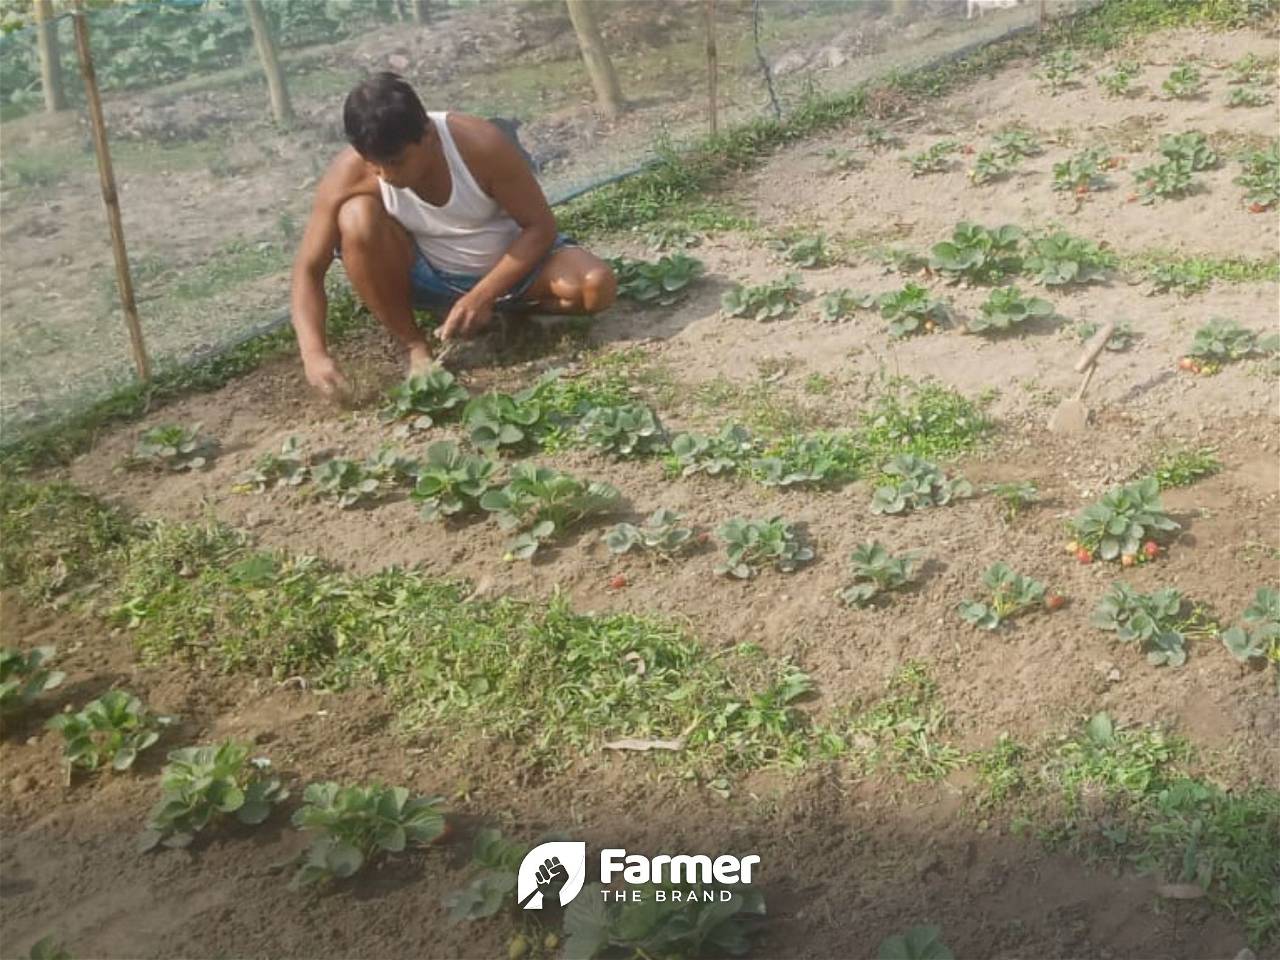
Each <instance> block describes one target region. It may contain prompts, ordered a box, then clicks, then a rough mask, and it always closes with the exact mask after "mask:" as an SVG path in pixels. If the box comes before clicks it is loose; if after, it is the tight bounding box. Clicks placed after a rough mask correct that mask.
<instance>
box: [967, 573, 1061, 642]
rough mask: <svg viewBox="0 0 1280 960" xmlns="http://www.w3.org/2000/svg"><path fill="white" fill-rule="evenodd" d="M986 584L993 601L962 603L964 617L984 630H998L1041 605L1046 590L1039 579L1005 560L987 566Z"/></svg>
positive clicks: (983, 581)
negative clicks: (1017, 570) (1011, 566)
mask: <svg viewBox="0 0 1280 960" xmlns="http://www.w3.org/2000/svg"><path fill="white" fill-rule="evenodd" d="M982 585H983V586H984V587H986V588H987V591H988V592H989V594H990V600H989V601H983V600H966V601H965V602H963V603H961V604H960V616H961V617H963V618H964V620H965V622H966V623H971V624H973V625H974V626H975V627H982V628H983V629H984V630H995V629H996V628H998V627H999V626H1000V625H1001V624H1003V623H1004V622H1005V621H1006V620H1011V619H1012V618H1014V617H1016V616H1018V615H1019V614H1022V613H1025V612H1026V611H1027V610H1030V609H1032V608H1033V607H1037V606H1039V605H1040V603H1041V601H1043V600H1044V596H1045V592H1046V588H1045V585H1044V584H1043V583H1041V582H1040V581H1039V580H1033V579H1032V578H1030V577H1024V576H1022V574H1019V573H1015V572H1014V571H1013V570H1011V569H1010V568H1009V565H1008V564H1006V563H1003V562H1000V563H993V564H992V565H991V566H990V567H988V568H987V572H986V573H984V574H983V575H982Z"/></svg>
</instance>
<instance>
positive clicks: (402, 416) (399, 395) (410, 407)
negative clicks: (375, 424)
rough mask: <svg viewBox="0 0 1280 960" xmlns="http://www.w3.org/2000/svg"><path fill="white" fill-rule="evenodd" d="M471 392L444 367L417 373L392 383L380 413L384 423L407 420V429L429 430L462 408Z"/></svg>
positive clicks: (405, 425)
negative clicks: (394, 384) (401, 381)
mask: <svg viewBox="0 0 1280 960" xmlns="http://www.w3.org/2000/svg"><path fill="white" fill-rule="evenodd" d="M469 396H470V395H469V394H468V393H467V391H466V388H464V387H463V386H462V385H461V384H460V383H458V382H457V380H455V379H454V376H453V374H451V373H450V372H449V371H448V370H445V369H444V368H443V367H436V368H435V369H432V370H428V371H427V372H425V373H418V374H414V375H413V376H411V377H409V378H408V379H407V380H405V381H404V383H401V384H398V385H397V386H395V387H392V388H391V390H390V392H389V393H388V399H389V401H390V402H389V403H388V404H387V406H386V407H385V408H384V409H383V410H382V412H381V413H380V414H379V417H380V419H381V420H382V421H383V422H384V423H399V422H401V421H407V423H404V432H406V433H407V432H408V431H410V430H426V429H428V428H430V427H432V426H434V425H435V424H436V423H438V422H440V421H441V420H443V419H444V418H445V417H448V416H451V415H453V414H454V413H457V412H460V411H461V409H462V405H463V404H465V403H466V402H467V400H468V399H469Z"/></svg>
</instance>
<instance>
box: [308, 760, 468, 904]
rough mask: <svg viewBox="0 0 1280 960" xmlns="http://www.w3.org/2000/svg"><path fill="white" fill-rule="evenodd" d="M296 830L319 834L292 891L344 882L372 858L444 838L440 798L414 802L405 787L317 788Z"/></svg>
mask: <svg viewBox="0 0 1280 960" xmlns="http://www.w3.org/2000/svg"><path fill="white" fill-rule="evenodd" d="M302 800H303V805H302V807H300V808H299V809H298V811H297V812H296V813H294V815H293V825H294V826H295V827H298V828H299V829H302V830H307V831H311V832H313V833H315V834H316V837H315V839H314V840H313V841H312V842H311V846H310V847H308V848H307V852H306V855H305V856H306V859H305V861H304V862H303V865H302V867H301V868H300V869H299V870H298V873H297V874H296V875H295V877H294V879H293V883H292V885H293V886H295V887H303V886H307V885H308V884H312V883H318V882H320V881H322V880H345V879H346V878H347V877H350V876H353V875H354V874H356V873H358V872H359V871H360V869H361V868H362V867H363V866H364V865H365V863H367V862H368V861H369V860H371V859H372V858H373V857H375V856H377V855H378V854H382V853H402V852H404V851H405V850H406V849H408V848H409V847H416V846H422V845H424V844H427V843H430V842H431V841H433V840H435V839H436V838H437V837H439V836H440V835H441V834H442V833H444V817H443V816H442V815H441V813H440V811H439V807H440V804H441V803H442V802H443V798H441V797H413V796H410V794H409V791H408V790H406V789H405V788H404V787H386V786H382V785H381V784H374V785H372V786H367V787H361V786H351V787H342V786H339V785H338V784H336V783H313V784H310V785H308V787H307V789H306V790H305V791H304V792H303V794H302Z"/></svg>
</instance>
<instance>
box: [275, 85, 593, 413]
mask: <svg viewBox="0 0 1280 960" xmlns="http://www.w3.org/2000/svg"><path fill="white" fill-rule="evenodd" d="M343 123H344V125H345V127H346V134H347V139H348V140H349V141H350V143H351V146H350V147H348V148H346V149H344V150H343V151H342V152H341V153H340V154H339V155H338V156H337V158H336V159H335V160H334V161H333V163H332V164H331V165H330V167H329V169H328V171H327V172H326V173H325V175H324V177H323V178H322V179H321V180H320V183H319V184H318V185H317V187H316V196H315V202H314V205H313V207H312V211H311V217H310V219H309V220H308V221H307V227H306V230H305V231H304V233H303V235H302V242H301V244H300V246H299V248H298V253H297V256H296V258H295V259H294V264H293V279H292V294H291V309H292V316H293V326H294V330H295V331H296V333H297V336H298V348H299V350H300V352H301V354H302V363H303V366H304V368H305V370H306V375H307V381H308V382H309V383H310V384H311V385H312V386H314V387H316V388H317V389H318V390H320V391H321V392H323V393H325V394H333V393H334V392H338V391H344V390H345V389H346V383H345V381H344V379H343V376H342V373H341V371H340V370H339V369H338V366H337V364H335V363H334V361H333V358H332V357H331V356H330V355H329V351H328V347H327V345H326V342H325V313H326V310H327V303H326V300H325V293H324V275H325V273H326V272H327V271H328V269H329V265H330V264H331V263H332V262H333V259H334V257H335V256H340V257H341V258H342V262H343V265H344V266H345V268H346V271H347V276H348V277H350V279H351V283H352V284H353V285H354V286H355V288H356V292H357V293H358V294H359V295H360V298H361V299H362V300H363V301H364V302H365V304H366V305H367V306H368V307H369V309H370V310H372V311H373V313H374V315H375V316H376V317H377V318H378V320H379V321H380V322H381V323H382V325H383V326H384V327H386V328H387V330H389V331H390V332H391V333H392V334H393V335H394V336H395V337H396V339H397V340H399V341H400V342H401V343H402V344H403V345H404V347H405V349H406V350H407V351H408V354H409V371H410V373H415V372H418V371H421V370H423V369H424V368H426V367H427V366H428V365H429V364H430V363H431V361H432V349H431V343H430V341H429V340H428V338H427V336H426V335H425V334H424V333H423V332H422V331H421V330H420V329H419V328H418V326H417V324H416V323H415V322H414V319H413V310H414V308H415V307H418V308H428V307H434V308H436V309H438V310H440V311H441V312H444V313H445V320H444V323H443V325H442V326H441V327H440V331H439V332H440V336H441V338H442V339H444V340H453V339H455V338H468V337H473V336H475V335H476V334H477V333H479V332H480V331H481V330H483V329H484V327H485V326H486V325H487V324H488V323H489V320H490V318H491V316H492V314H493V311H494V310H495V308H496V309H516V310H538V311H543V312H548V313H597V312H599V311H600V310H603V309H604V308H605V307H607V306H609V305H610V304H611V303H613V300H614V297H615V295H616V292H617V281H616V279H615V278H614V275H613V272H612V271H611V270H610V269H609V266H608V264H606V263H605V262H604V261H603V260H601V259H600V258H599V257H596V256H594V255H592V254H591V253H588V252H587V251H586V250H584V249H582V248H581V247H579V246H577V245H576V244H574V243H573V241H571V240H569V239H568V238H567V237H564V236H563V235H560V234H558V233H557V232H556V220H555V216H554V215H553V214H552V212H551V208H550V207H549V206H548V205H547V199H546V197H545V196H544V195H543V193H542V188H541V187H540V186H539V185H538V181H537V180H536V179H535V178H534V175H533V172H532V171H531V170H530V169H529V165H528V163H527V162H526V161H525V159H524V157H522V156H521V153H520V151H519V148H518V147H517V146H516V145H515V144H514V143H513V142H512V141H511V139H510V138H509V137H508V136H507V135H506V134H504V133H503V132H502V131H501V130H499V129H498V128H497V127H496V126H494V125H493V124H492V123H490V122H488V121H487V120H481V119H479V118H478V117H471V116H466V115H464V114H459V113H427V111H426V110H424V109H423V106H422V103H421V101H420V100H419V99H418V97H417V94H415V93H414V91H413V88H412V87H410V86H409V84H408V83H406V82H405V81H404V80H403V79H401V78H400V77H399V76H397V75H396V74H394V73H379V74H375V75H374V76H371V77H369V78H368V79H366V80H364V81H363V82H362V83H360V84H359V85H358V86H357V87H356V88H355V89H354V90H352V91H351V93H350V94H349V95H348V96H347V100H346V103H345V105H344V106H343Z"/></svg>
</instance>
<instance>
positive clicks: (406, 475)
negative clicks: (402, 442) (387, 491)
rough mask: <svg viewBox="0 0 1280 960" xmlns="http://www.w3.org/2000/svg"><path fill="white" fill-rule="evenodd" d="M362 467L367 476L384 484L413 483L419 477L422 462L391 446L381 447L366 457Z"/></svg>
mask: <svg viewBox="0 0 1280 960" xmlns="http://www.w3.org/2000/svg"><path fill="white" fill-rule="evenodd" d="M362 469H363V470H364V472H365V475H366V476H370V477H373V478H374V479H375V480H377V481H379V482H380V483H384V484H388V485H390V484H398V483H407V484H413V483H414V482H415V481H416V480H417V479H418V472H419V471H420V470H421V469H422V464H421V463H420V462H419V461H417V460H414V459H412V458H411V457H405V456H401V454H400V453H399V452H398V451H397V450H396V449H395V448H394V447H390V446H382V447H379V448H378V450H377V452H376V453H371V454H370V455H369V456H367V457H365V460H364V464H363V465H362Z"/></svg>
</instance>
